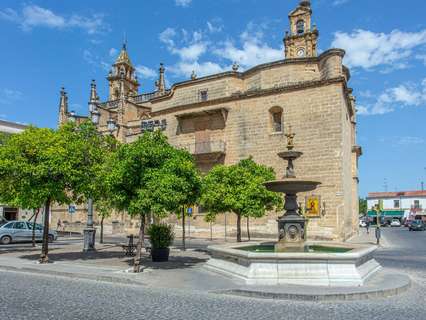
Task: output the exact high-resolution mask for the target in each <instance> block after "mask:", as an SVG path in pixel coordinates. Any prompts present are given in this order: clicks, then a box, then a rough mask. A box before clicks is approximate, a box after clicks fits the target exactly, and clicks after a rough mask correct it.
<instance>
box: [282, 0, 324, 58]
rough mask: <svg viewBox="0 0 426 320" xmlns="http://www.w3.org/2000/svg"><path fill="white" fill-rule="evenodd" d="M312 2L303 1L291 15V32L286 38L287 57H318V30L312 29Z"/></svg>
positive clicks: (314, 27) (287, 33)
mask: <svg viewBox="0 0 426 320" xmlns="http://www.w3.org/2000/svg"><path fill="white" fill-rule="evenodd" d="M311 17H312V9H311V1H309V0H301V1H300V3H299V5H298V6H297V8H296V9H294V10H293V11H292V12H290V14H289V19H290V32H288V31H287V32H286V35H285V38H284V46H285V57H286V59H292V58H306V57H316V56H317V41H318V35H319V33H318V30H317V28H316V26H315V25H314V26H313V27H312V21H311Z"/></svg>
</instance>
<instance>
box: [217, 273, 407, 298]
mask: <svg viewBox="0 0 426 320" xmlns="http://www.w3.org/2000/svg"><path fill="white" fill-rule="evenodd" d="M405 280H406V281H405V283H403V284H402V285H400V286H395V287H393V288H387V289H370V290H366V291H364V292H361V291H355V290H354V291H353V292H347V293H327V292H326V291H327V289H325V290H324V291H325V292H324V294H298V293H296V294H295V293H290V292H282V293H281V292H264V291H255V290H245V289H231V290H218V291H211V293H214V294H223V295H232V296H238V297H247V298H257V299H269V300H293V301H310V302H322V301H356V300H369V299H380V298H388V297H393V296H397V295H399V294H402V293H404V292H406V291H408V290H409V289H410V288H411V280H410V278H409V277H406V279H405ZM316 289H317V288H316ZM307 290H309V288H307Z"/></svg>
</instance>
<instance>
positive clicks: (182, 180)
mask: <svg viewBox="0 0 426 320" xmlns="http://www.w3.org/2000/svg"><path fill="white" fill-rule="evenodd" d="M106 168H107V171H108V174H107V178H106V182H107V185H108V187H109V191H108V192H109V194H110V195H111V201H112V203H113V205H114V206H115V208H116V209H118V210H120V211H127V212H128V214H129V215H130V216H132V217H136V216H138V217H139V218H140V227H139V241H138V245H137V249H136V256H135V260H134V267H133V269H134V272H140V259H141V252H142V247H143V245H144V244H143V242H144V238H145V217H146V216H147V215H148V214H154V215H156V216H158V217H164V216H166V215H167V214H169V213H175V212H178V211H179V209H180V208H182V206H184V205H190V204H194V203H195V202H196V201H197V198H198V196H199V193H200V189H201V180H200V177H199V175H198V172H197V170H196V167H195V164H194V161H193V158H192V156H191V155H190V154H189V153H188V152H186V151H183V150H178V149H176V148H174V147H172V146H171V145H170V144H169V143H168V142H167V138H166V137H165V136H164V135H163V134H162V133H161V132H159V131H156V132H146V133H144V134H143V135H142V136H141V137H139V139H138V140H137V141H135V142H133V143H130V144H124V145H121V146H119V147H118V149H117V151H116V153H115V154H113V156H112V157H111V159H110V161H109V163H108V164H107V166H106Z"/></svg>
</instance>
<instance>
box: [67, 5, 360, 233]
mask: <svg viewBox="0 0 426 320" xmlns="http://www.w3.org/2000/svg"><path fill="white" fill-rule="evenodd" d="M311 14H312V11H311V8H310V2H309V1H301V2H300V4H299V6H298V7H297V8H296V10H294V11H293V12H292V13H290V16H289V17H290V26H291V33H288V34H287V35H286V38H285V39H284V42H285V45H286V48H285V56H286V59H284V60H280V61H276V62H272V63H267V64H263V65H259V66H256V67H254V68H252V69H249V70H246V71H244V72H238V70H237V68H233V70H232V71H229V72H224V73H221V74H216V75H211V76H207V77H203V78H199V79H197V78H196V77H192V78H191V80H188V81H184V82H180V83H176V84H174V85H173V86H172V87H171V88H170V89H168V90H167V89H165V86H164V67H163V66H162V65H161V68H160V79H159V80H158V81H157V83H156V84H157V88H158V90H157V91H156V92H153V93H147V94H140V95H136V94H135V90H137V86H138V84H137V79H136V78H135V77H134V75H133V72H134V68H133V67H132V64H131V62H130V59H129V58H128V55H127V51H126V48H125V47H123V49H122V52H121V53H120V56H119V58H118V60H117V62H116V63H115V64H114V66H113V71H112V73H111V74H110V76H109V77H108V79H109V81H110V94H109V100H108V101H107V102H104V103H100V102H99V98H98V96H97V94H96V85H95V84H92V91H91V95H90V102H89V106H90V116H91V118H92V120H94V119H96V121H95V122H97V123H98V128H99V131H100V132H103V133H106V134H107V133H112V134H114V135H115V137H116V138H117V139H118V140H120V141H122V142H125V143H130V142H132V141H135V140H136V139H137V138H138V136H139V135H140V134H141V132H142V128H146V126H148V127H150V126H155V127H158V128H161V127H163V129H164V132H165V134H166V135H167V136H168V138H169V141H170V143H171V144H173V145H175V146H176V147H181V148H185V149H187V150H188V151H190V152H191V153H192V154H193V155H194V157H195V159H196V161H197V164H198V166H199V168H200V170H201V171H202V172H207V171H208V170H210V169H211V168H212V167H213V166H214V165H216V164H226V165H229V164H234V163H237V162H238V161H240V160H241V159H244V158H248V157H250V156H252V157H253V159H254V160H255V161H257V162H259V163H262V164H265V165H268V166H271V167H273V168H274V169H275V172H276V173H277V178H282V176H283V175H284V167H285V164H284V161H283V160H282V159H280V158H279V157H278V156H277V153H278V152H280V151H283V150H284V149H285V145H286V139H285V136H284V133H285V132H286V131H287V130H288V127H289V126H290V125H291V127H292V130H293V131H294V132H295V133H296V134H297V135H296V139H295V149H296V150H298V151H302V152H303V153H304V154H303V156H302V157H301V158H300V159H299V160H297V162H296V164H295V166H296V173H297V175H298V178H302V179H313V180H317V181H320V182H321V183H322V184H321V186H320V187H319V188H318V189H317V191H315V192H314V194H315V195H319V196H320V197H321V206H322V214H321V216H320V217H318V218H314V219H310V221H309V223H308V238H309V239H321V240H345V239H347V238H348V237H350V236H351V235H353V234H354V233H355V232H356V231H357V228H358V177H357V171H358V164H357V161H358V157H359V156H360V154H361V149H360V147H358V146H357V144H356V109H355V98H354V97H353V95H352V90H351V89H350V88H348V86H347V83H348V81H349V78H350V73H349V71H348V69H347V68H346V67H344V66H343V64H342V59H343V57H344V54H345V52H344V51H343V50H340V49H330V50H327V51H325V52H324V53H322V54H320V55H319V56H317V52H316V42H317V37H318V31H317V30H316V28H312V27H311ZM301 21H302V22H303V31H302V29H301V28H302V23H301ZM298 28H299V29H298ZM301 49H303V54H302V50H301ZM123 57H124V58H123ZM120 70H122V71H121V74H120V76H117V73H118V72H120ZM61 101H62V99H61ZM64 108H65V107H63V106H61V107H60V113H61V112H62V113H65V114H66V113H67V111H64ZM79 119H82V118H81V117H79ZM63 121H65V120H64V119H62V116H61V121H60V122H61V123H62V122H63ZM304 196H305V195H303V194H301V195H300V198H299V201H300V202H301V203H302V204H303V203H304ZM203 214H204V213H203V212H202V210H201V209H200V210H198V209H196V210H195V215H194V216H193V218H192V219H191V223H192V225H191V228H192V233H194V232H197V233H198V234H203V235H208V234H209V233H210V232H211V231H212V233H213V236H214V237H223V236H224V229H225V226H224V223H225V215H223V216H221V217H219V218H218V220H217V221H216V223H215V224H214V225H213V226H210V225H209V224H208V223H206V222H204V220H203ZM281 214H282V213H276V212H271V213H270V214H269V215H268V216H266V217H264V218H262V219H258V220H256V221H250V231H251V233H252V235H259V236H270V237H273V238H275V237H276V236H277V224H276V219H277V217H278V215H281ZM171 220H173V219H171ZM235 220H236V219H235V217H234V215H232V214H227V215H226V224H227V227H226V228H227V232H228V235H231V234H232V233H233V232H234V231H235V230H234V228H235ZM173 222H175V223H176V224H178V222H177V221H173ZM210 228H212V230H211V229H210Z"/></svg>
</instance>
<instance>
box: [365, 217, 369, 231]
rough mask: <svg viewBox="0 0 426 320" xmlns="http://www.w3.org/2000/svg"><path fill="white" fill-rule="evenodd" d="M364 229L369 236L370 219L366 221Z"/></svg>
mask: <svg viewBox="0 0 426 320" xmlns="http://www.w3.org/2000/svg"><path fill="white" fill-rule="evenodd" d="M365 229H366V230H367V234H370V219H366V221H365Z"/></svg>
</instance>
